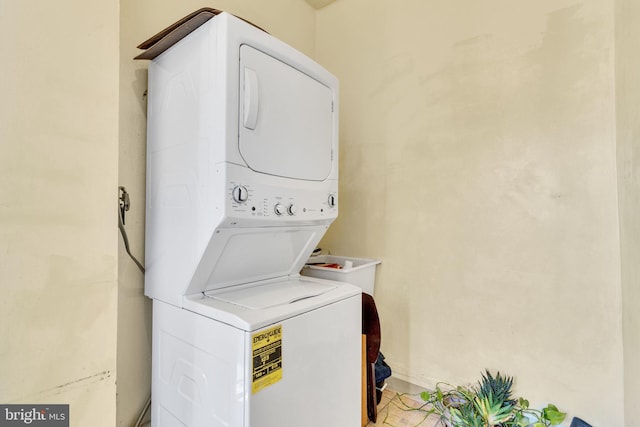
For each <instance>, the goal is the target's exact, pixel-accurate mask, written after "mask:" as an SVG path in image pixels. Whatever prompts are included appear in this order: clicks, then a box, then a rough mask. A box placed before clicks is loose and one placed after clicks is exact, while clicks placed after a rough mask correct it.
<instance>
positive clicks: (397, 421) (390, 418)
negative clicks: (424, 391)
mask: <svg viewBox="0 0 640 427" xmlns="http://www.w3.org/2000/svg"><path fill="white" fill-rule="evenodd" d="M422 404H423V402H422V400H421V399H420V395H419V394H409V393H398V392H396V391H393V390H390V389H389V388H387V389H386V390H385V391H384V392H383V393H382V398H381V399H380V402H379V403H378V419H377V420H376V422H375V423H372V422H369V424H367V426H366V427H388V426H391V427H434V426H436V425H437V421H438V417H437V416H436V415H431V416H430V417H428V418H425V415H426V414H425V412H423V411H419V410H416V409H415V408H419V407H420V406H421V405H422Z"/></svg>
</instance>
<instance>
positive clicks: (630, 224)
mask: <svg viewBox="0 0 640 427" xmlns="http://www.w3.org/2000/svg"><path fill="white" fill-rule="evenodd" d="M639 51H640V4H638V2H637V1H634V0H617V1H616V115H617V119H618V121H617V138H618V193H619V204H620V236H621V249H622V251H621V253H622V258H621V260H622V262H621V265H622V297H623V299H622V300H623V317H622V318H623V330H624V372H625V387H624V390H625V419H626V426H627V427H637V426H640V406H638V403H637V401H638V396H640V263H639V262H638V261H639V260H640V216H638V213H640V105H639V104H638V100H640V80H639V79H638V76H640V60H639V59H638V52H639Z"/></svg>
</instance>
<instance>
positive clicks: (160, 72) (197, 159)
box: [145, 13, 361, 427]
mask: <svg viewBox="0 0 640 427" xmlns="http://www.w3.org/2000/svg"><path fill="white" fill-rule="evenodd" d="M337 101H338V83H337V80H336V78H335V77H334V76H332V75H331V74H330V73H328V72H327V71H326V70H325V69H323V68H322V67H321V66H319V65H318V64H317V63H315V62H313V61H312V60H311V59H309V58H307V57H306V56H304V55H302V54H301V53H299V52H298V51H296V50H295V49H293V48H291V47H289V46H287V45H286V44H284V43H282V42H281V41H279V40H277V39H275V38H274V37H272V36H270V35H268V34H267V33H265V32H263V31H261V30H259V29H257V28H255V27H253V26H251V25H250V24H248V23H246V22H245V21H242V20H240V19H238V18H235V17H234V16H232V15H229V14H227V13H221V14H218V15H216V16H215V17H213V18H212V19H210V20H209V21H207V22H205V23H204V24H203V25H201V26H200V27H198V28H197V29H196V30H195V31H193V32H191V33H190V34H189V35H188V36H186V37H184V38H183V39H182V40H180V41H179V42H178V43H176V44H175V45H173V46H172V47H171V48H169V49H168V50H166V51H165V52H163V53H162V54H160V55H159V56H157V57H156V58H154V59H153V60H152V62H151V63H150V66H149V104H148V135H147V213H146V214H147V218H146V278H145V294H146V295H148V296H149V297H151V298H153V300H154V301H153V361H152V364H153V368H152V370H153V374H152V381H153V384H152V402H153V404H152V425H153V426H155V427H167V426H193V427H200V426H207V427H214V426H216V427H217V426H230V427H287V426H291V427H298V426H304V427H320V426H322V427H325V426H327V425H330V426H333V427H354V426H356V425H359V423H360V414H361V410H360V402H361V399H360V381H361V379H360V372H361V365H360V363H361V339H360V333H361V296H360V292H361V291H360V289H359V288H356V287H354V286H351V285H348V284H344V283H338V282H332V281H327V280H321V279H315V278H309V277H301V276H300V275H299V271H300V270H301V268H302V267H303V265H304V263H305V261H306V259H307V258H308V256H309V255H310V253H311V252H312V251H313V249H314V248H315V247H316V245H317V244H318V242H319V241H320V239H321V237H322V235H323V234H324V232H325V231H326V229H327V228H328V227H329V224H330V223H331V222H332V221H333V220H334V219H335V218H336V216H337V200H338V199H337V197H338V163H337V157H338V102H337Z"/></svg>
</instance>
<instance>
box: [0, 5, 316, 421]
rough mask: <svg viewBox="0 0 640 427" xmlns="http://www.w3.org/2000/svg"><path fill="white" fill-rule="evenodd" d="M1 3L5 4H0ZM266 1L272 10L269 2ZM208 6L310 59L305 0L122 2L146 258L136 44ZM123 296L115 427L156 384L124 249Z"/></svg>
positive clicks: (124, 178)
mask: <svg viewBox="0 0 640 427" xmlns="http://www.w3.org/2000/svg"><path fill="white" fill-rule="evenodd" d="M0 1H1V0H0ZM267 3H268V4H267ZM203 6H210V7H215V8H217V9H221V10H226V11H229V12H231V13H234V14H236V15H238V16H241V17H243V18H245V19H248V20H250V21H252V22H254V23H255V24H256V25H259V26H260V27H262V28H264V29H265V30H267V31H269V32H270V33H271V34H272V35H274V36H275V37H277V38H279V39H281V40H283V41H285V42H287V43H288V44H290V45H292V46H294V47H295V48H297V49H298V50H300V51H302V52H304V53H305V54H307V55H309V56H311V57H313V56H314V54H315V15H314V10H313V9H312V8H311V7H310V6H309V5H307V4H306V3H305V2H304V1H302V0H274V1H270V2H264V1H262V0H235V1H233V0H220V1H218V2H216V3H215V4H210V5H207V4H203V3H202V2H196V1H182V2H176V1H174V2H160V3H159V2H157V1H152V0H125V1H121V5H120V7H121V10H120V19H121V28H120V37H121V50H120V53H121V62H120V123H121V126H120V169H119V177H118V179H119V183H120V185H124V186H125V187H126V188H127V190H128V191H129V193H130V194H131V201H132V207H131V211H130V212H129V213H128V214H127V224H126V228H127V231H128V234H129V239H130V243H131V250H132V252H133V253H134V254H135V255H136V256H138V258H140V259H141V260H142V259H144V203H145V194H144V189H145V176H144V174H145V140H146V139H145V132H146V97H145V91H146V89H147V66H148V65H147V62H146V61H133V60H132V58H133V57H134V56H135V55H137V54H138V53H139V50H138V49H136V46H137V45H138V44H139V43H140V42H142V41H144V40H146V39H147V38H148V37H150V36H152V35H154V34H155V33H157V32H158V31H160V30H161V29H163V28H164V27H166V26H168V25H169V24H171V23H173V22H174V21H176V20H178V19H179V18H181V17H183V16H185V15H187V14H188V13H190V12H192V11H194V10H196V9H199V8H200V7H203ZM119 263H120V264H119V265H120V270H119V277H118V281H119V293H118V399H117V408H118V410H117V413H118V415H117V425H118V426H130V425H131V424H132V423H133V422H134V421H135V420H136V418H137V415H138V413H139V411H140V410H141V408H142V407H143V406H144V403H145V401H146V400H147V398H148V396H149V392H150V386H151V377H150V369H151V303H150V301H149V300H148V299H147V298H146V297H144V296H143V293H142V292H143V277H142V275H141V273H140V272H139V271H138V270H137V267H136V266H135V264H133V262H132V261H130V260H129V259H128V257H127V255H126V252H125V250H124V246H123V245H122V244H120V250H119Z"/></svg>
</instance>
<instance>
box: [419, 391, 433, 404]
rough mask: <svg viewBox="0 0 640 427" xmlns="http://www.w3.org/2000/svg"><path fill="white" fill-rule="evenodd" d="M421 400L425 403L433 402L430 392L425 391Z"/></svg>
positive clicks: (421, 395)
mask: <svg viewBox="0 0 640 427" xmlns="http://www.w3.org/2000/svg"><path fill="white" fill-rule="evenodd" d="M420 398H421V399H422V400H424V401H425V402H428V401H429V400H431V393H429V392H428V391H423V392H422V393H420Z"/></svg>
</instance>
